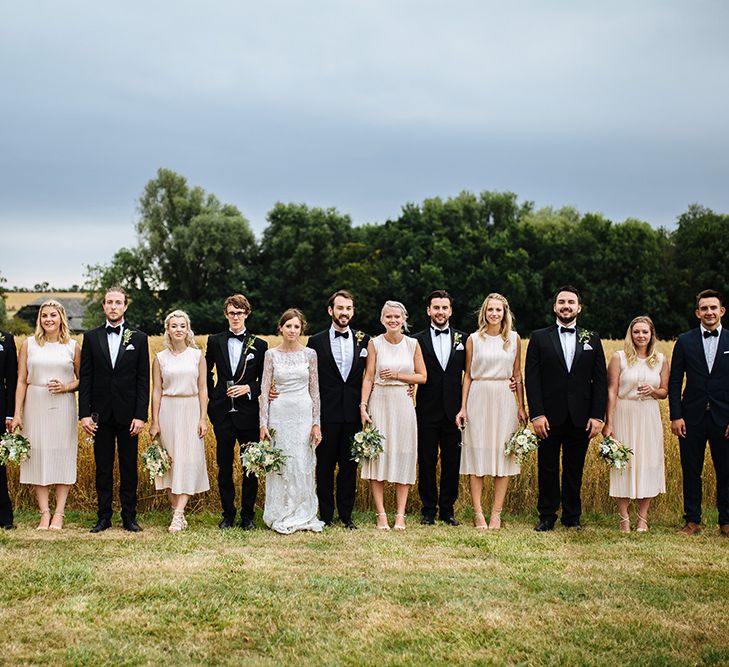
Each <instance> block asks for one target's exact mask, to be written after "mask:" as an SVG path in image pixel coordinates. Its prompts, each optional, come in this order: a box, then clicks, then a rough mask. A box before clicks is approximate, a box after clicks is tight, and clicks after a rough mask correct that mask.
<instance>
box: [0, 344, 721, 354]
mask: <svg viewBox="0 0 729 667" xmlns="http://www.w3.org/2000/svg"><path fill="white" fill-rule="evenodd" d="M2 349H3V346H2V345H0V350H2ZM724 354H729V350H724Z"/></svg>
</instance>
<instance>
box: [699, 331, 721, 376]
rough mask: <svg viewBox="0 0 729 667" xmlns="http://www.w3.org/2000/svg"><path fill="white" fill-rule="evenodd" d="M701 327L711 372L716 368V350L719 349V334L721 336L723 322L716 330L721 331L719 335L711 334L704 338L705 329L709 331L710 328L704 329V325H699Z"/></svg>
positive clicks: (705, 354) (705, 353)
mask: <svg viewBox="0 0 729 667" xmlns="http://www.w3.org/2000/svg"><path fill="white" fill-rule="evenodd" d="M699 328H700V329H701V338H702V342H703V343H704V356H705V357H706V365H707V366H708V367H709V373H711V369H712V368H714V360H715V359H716V351H717V350H718V349H719V336H721V324H720V325H719V326H718V327H716V331H718V332H719V336H709V337H708V338H704V331H708V329H704V325H703V324H702V325H700V327H699Z"/></svg>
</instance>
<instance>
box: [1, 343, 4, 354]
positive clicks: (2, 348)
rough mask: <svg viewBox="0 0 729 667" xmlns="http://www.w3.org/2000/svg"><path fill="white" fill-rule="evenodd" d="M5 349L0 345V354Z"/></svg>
mask: <svg viewBox="0 0 729 667" xmlns="http://www.w3.org/2000/svg"><path fill="white" fill-rule="evenodd" d="M4 349H5V348H4V347H3V346H2V343H0V352H2V351H3V350H4Z"/></svg>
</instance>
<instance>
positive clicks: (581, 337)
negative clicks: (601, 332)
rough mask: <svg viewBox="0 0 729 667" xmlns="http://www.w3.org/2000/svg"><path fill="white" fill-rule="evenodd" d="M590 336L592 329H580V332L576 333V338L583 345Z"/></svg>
mask: <svg viewBox="0 0 729 667" xmlns="http://www.w3.org/2000/svg"><path fill="white" fill-rule="evenodd" d="M590 338H592V331H590V330H589V329H580V332H579V333H578V334H577V340H578V341H580V343H582V344H583V345H584V344H585V343H587V342H588V341H589V340H590Z"/></svg>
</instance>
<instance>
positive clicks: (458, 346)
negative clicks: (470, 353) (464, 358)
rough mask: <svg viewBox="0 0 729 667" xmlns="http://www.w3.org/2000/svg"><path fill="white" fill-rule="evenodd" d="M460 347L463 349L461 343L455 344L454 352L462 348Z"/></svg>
mask: <svg viewBox="0 0 729 667" xmlns="http://www.w3.org/2000/svg"><path fill="white" fill-rule="evenodd" d="M462 349H463V343H458V345H456V352H457V351H458V350H462Z"/></svg>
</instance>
